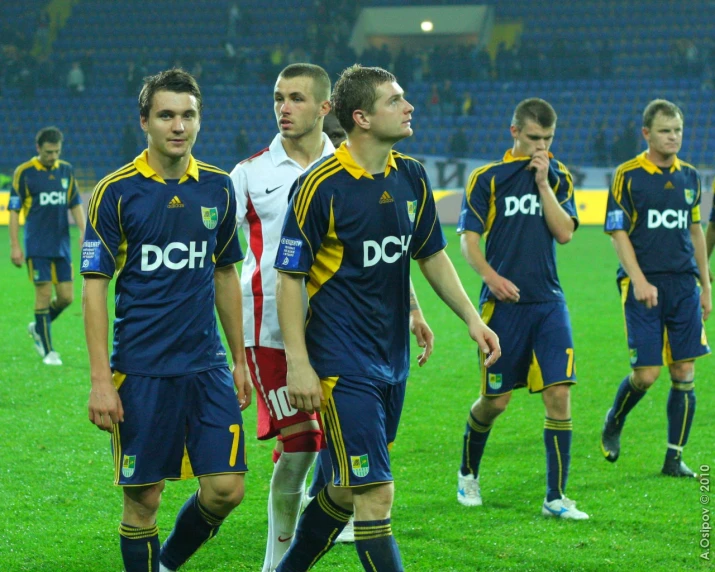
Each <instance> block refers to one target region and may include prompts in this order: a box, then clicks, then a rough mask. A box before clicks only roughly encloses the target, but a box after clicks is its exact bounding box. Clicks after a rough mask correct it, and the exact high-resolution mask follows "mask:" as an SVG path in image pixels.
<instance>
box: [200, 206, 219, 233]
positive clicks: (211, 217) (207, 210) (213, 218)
mask: <svg viewBox="0 0 715 572" xmlns="http://www.w3.org/2000/svg"><path fill="white" fill-rule="evenodd" d="M201 219H202V220H203V221H204V226H205V227H206V228H208V229H209V230H213V229H215V228H216V225H217V224H218V209H217V208H216V207H201Z"/></svg>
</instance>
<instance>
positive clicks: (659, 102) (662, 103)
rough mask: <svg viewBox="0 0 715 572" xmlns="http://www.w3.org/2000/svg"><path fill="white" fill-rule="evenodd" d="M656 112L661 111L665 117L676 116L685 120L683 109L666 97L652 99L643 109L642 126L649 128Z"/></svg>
mask: <svg viewBox="0 0 715 572" xmlns="http://www.w3.org/2000/svg"><path fill="white" fill-rule="evenodd" d="M658 113H662V114H663V115H665V116H666V117H678V116H680V119H682V120H683V121H685V115H683V110H682V109H680V107H678V106H677V105H675V104H674V103H672V102H670V101H668V100H667V99H654V100H653V101H651V102H650V103H649V104H648V105H646V106H645V109H644V110H643V127H645V128H646V129H650V128H651V127H652V126H653V120H654V119H655V116H656V115H658Z"/></svg>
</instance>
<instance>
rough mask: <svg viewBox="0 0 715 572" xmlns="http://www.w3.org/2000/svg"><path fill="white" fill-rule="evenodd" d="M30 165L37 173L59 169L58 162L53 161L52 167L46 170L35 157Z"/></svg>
mask: <svg viewBox="0 0 715 572" xmlns="http://www.w3.org/2000/svg"><path fill="white" fill-rule="evenodd" d="M32 164H33V165H34V167H35V169H37V170H38V171H52V170H54V169H57V168H59V166H60V162H59V161H55V162H54V164H53V165H52V167H50V168H49V169H48V168H47V167H45V166H44V165H43V164H42V163H40V159H38V158H37V157H33V158H32Z"/></svg>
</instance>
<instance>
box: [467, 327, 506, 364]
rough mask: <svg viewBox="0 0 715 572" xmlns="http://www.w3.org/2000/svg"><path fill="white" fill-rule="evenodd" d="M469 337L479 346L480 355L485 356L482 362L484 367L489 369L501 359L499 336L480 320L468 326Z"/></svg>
mask: <svg viewBox="0 0 715 572" xmlns="http://www.w3.org/2000/svg"><path fill="white" fill-rule="evenodd" d="M469 335H470V336H471V338H472V339H473V340H474V341H475V342H477V344H479V349H480V350H481V352H482V354H484V355H485V356H487V357H486V359H485V360H484V366H485V367H490V366H492V365H494V364H495V363H496V361H497V360H498V359H499V358H500V357H501V346H500V345H499V336H497V335H496V334H495V333H494V331H493V330H492V329H491V328H490V327H489V326H487V325H486V324H485V323H484V322H482V321H481V320H479V321H478V322H476V323H474V324H472V325H470V326H469Z"/></svg>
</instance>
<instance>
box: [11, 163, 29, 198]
mask: <svg viewBox="0 0 715 572" xmlns="http://www.w3.org/2000/svg"><path fill="white" fill-rule="evenodd" d="M30 167H32V161H27V162H26V163H23V164H22V165H20V166H19V167H18V168H17V169H15V174H14V175H13V177H12V188H13V189H15V192H16V193H18V194H19V192H20V178H21V177H22V174H23V173H24V172H25V171H27V170H28V169H29V168H30Z"/></svg>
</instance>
